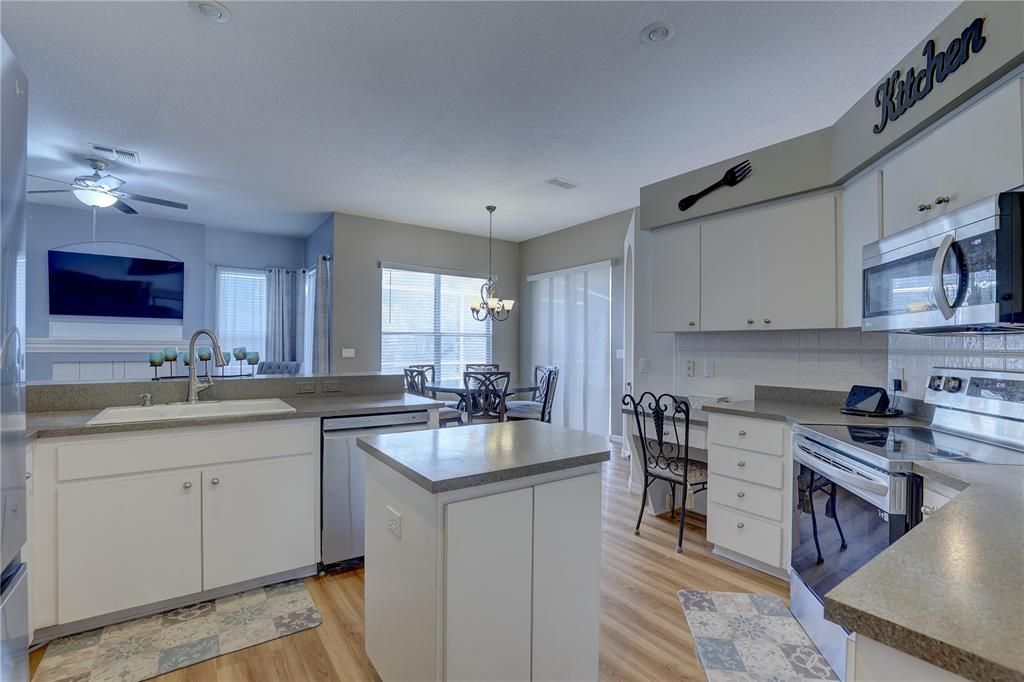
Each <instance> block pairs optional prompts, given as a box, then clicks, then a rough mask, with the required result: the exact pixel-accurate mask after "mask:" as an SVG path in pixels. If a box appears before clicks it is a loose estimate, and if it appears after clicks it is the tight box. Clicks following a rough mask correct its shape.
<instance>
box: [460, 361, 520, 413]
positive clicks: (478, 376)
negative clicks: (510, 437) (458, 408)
mask: <svg viewBox="0 0 1024 682" xmlns="http://www.w3.org/2000/svg"><path fill="white" fill-rule="evenodd" d="M511 381H512V373H511V372H463V374H462V382H463V384H464V385H465V387H466V397H467V401H466V423H469V424H472V423H473V420H474V419H479V418H484V419H497V420H498V421H500V422H503V421H505V410H506V405H505V398H506V396H508V386H509V384H510V383H511Z"/></svg>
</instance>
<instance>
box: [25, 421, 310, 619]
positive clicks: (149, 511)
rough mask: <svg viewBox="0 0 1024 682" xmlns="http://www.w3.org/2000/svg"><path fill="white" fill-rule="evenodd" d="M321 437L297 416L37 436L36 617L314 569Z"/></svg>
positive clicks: (116, 607)
mask: <svg viewBox="0 0 1024 682" xmlns="http://www.w3.org/2000/svg"><path fill="white" fill-rule="evenodd" d="M319 435H320V430H319V421H318V420H303V421H299V420H296V421H294V422H288V423H281V422H276V423H273V422H267V423H263V424H249V425H246V426H244V427H239V426H209V427H181V428H174V429H167V430H162V431H158V432H157V431H146V432H134V433H124V434H116V435H97V436H84V437H72V438H60V439H44V440H39V441H36V442H34V443H33V447H32V463H33V476H32V481H31V482H32V486H33V494H32V501H31V510H30V517H31V519H32V526H31V531H30V532H31V535H30V538H29V544H30V546H31V549H32V559H33V566H32V573H33V580H32V583H31V590H32V600H31V601H32V605H33V627H35V628H46V627H50V626H58V625H65V624H69V623H70V624H74V623H76V622H78V621H82V620H84V619H95V618H97V617H100V618H102V617H104V616H106V615H107V614H117V613H119V612H122V611H125V610H127V609H139V608H141V607H146V606H148V605H151V604H157V603H160V602H167V601H169V600H174V599H178V598H183V597H189V596H190V595H196V594H198V593H202V592H205V591H207V590H214V589H217V588H222V587H225V586H229V585H234V584H236V583H243V582H246V581H255V580H258V579H260V578H263V577H266V576H271V575H275V574H282V573H287V572H290V571H297V570H300V569H302V570H305V569H311V568H312V567H313V566H314V565H315V564H316V562H317V548H318V546H319V545H318V541H317V539H318V537H319V513H320V486H319V440H320V438H319ZM90 624H91V625H94V624H95V621H92V622H91V623H90ZM72 630H73V628H72Z"/></svg>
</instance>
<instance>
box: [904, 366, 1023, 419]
mask: <svg viewBox="0 0 1024 682" xmlns="http://www.w3.org/2000/svg"><path fill="white" fill-rule="evenodd" d="M924 398H925V402H926V403H929V404H932V405H937V406H942V407H948V408H952V409H958V410H969V411H971V412H977V413H980V414H992V415H1000V416H1004V417H1010V418H1013V419H1024V372H998V371H989V370H973V369H972V370H965V369H954V368H949V367H935V368H933V369H932V373H931V376H930V377H929V378H928V390H927V391H925V397H924Z"/></svg>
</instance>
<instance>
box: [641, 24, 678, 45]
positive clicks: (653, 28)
mask: <svg viewBox="0 0 1024 682" xmlns="http://www.w3.org/2000/svg"><path fill="white" fill-rule="evenodd" d="M675 34H676V29H675V27H674V26H672V24H670V23H668V22H667V21H656V22H654V23H653V24H651V25H650V26H647V27H645V28H644V30H643V31H642V32H641V33H640V37H641V38H643V41H644V42H645V43H664V42H666V41H669V40H671V39H672V36H674V35H675Z"/></svg>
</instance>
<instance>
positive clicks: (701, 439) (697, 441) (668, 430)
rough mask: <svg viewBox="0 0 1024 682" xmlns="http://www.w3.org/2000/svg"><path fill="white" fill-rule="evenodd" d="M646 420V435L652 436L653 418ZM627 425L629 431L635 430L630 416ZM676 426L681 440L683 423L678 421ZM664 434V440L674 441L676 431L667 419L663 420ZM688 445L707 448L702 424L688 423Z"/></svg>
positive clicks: (700, 448)
mask: <svg viewBox="0 0 1024 682" xmlns="http://www.w3.org/2000/svg"><path fill="white" fill-rule="evenodd" d="M646 422H647V423H646V425H645V426H646V428H647V437H648V438H654V437H655V429H654V420H653V419H647V420H646ZM629 425H630V430H631V431H636V422H635V421H634V420H633V419H632V417H630V421H629ZM676 426H677V428H678V429H679V439H680V440H682V439H683V429H684V428H685V427H684V424H683V423H682V422H680V423H678V424H677V425H676ZM664 434H665V440H666V441H668V442H670V443H675V442H676V431H675V429H673V428H672V422H671V421H670V420H668V419H666V420H665V429H664ZM690 447H691V448H697V449H699V450H704V449H706V448H707V430H706V429H705V427H704V426H703V425H700V426H697V425H696V424H692V423H691V424H690Z"/></svg>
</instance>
